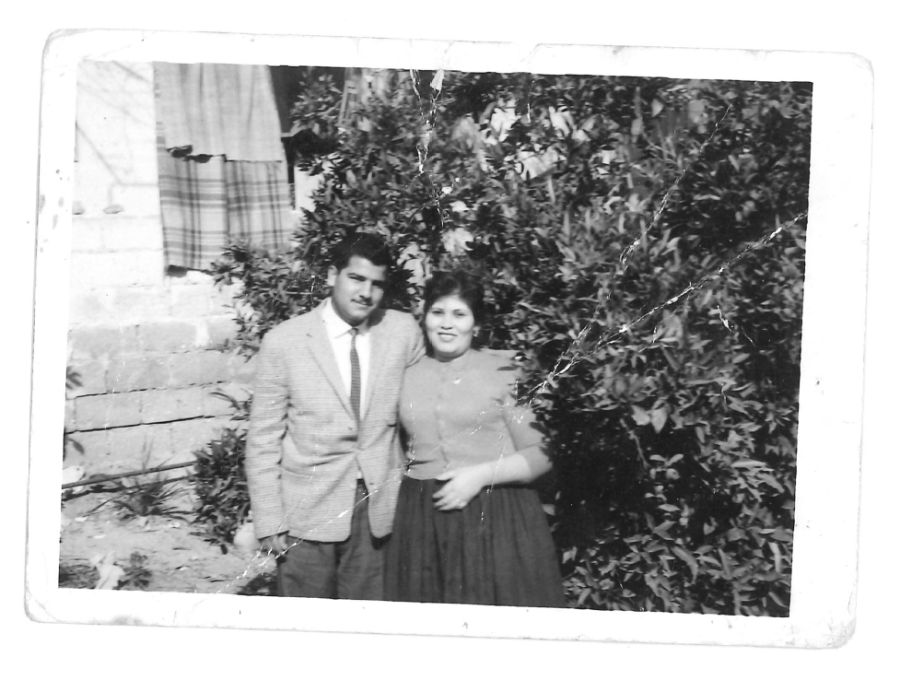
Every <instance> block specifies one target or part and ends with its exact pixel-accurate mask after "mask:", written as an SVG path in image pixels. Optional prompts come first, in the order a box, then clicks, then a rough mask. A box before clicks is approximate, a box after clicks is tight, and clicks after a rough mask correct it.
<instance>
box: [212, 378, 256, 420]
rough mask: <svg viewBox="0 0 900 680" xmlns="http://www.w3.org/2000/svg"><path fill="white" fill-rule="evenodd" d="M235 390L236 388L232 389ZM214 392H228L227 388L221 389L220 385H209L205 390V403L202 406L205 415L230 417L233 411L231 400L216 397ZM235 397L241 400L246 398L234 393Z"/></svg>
mask: <svg viewBox="0 0 900 680" xmlns="http://www.w3.org/2000/svg"><path fill="white" fill-rule="evenodd" d="M232 391H235V392H236V390H232ZM214 392H224V393H225V394H229V393H230V392H229V390H228V389H223V388H222V387H220V386H218V385H217V386H215V387H210V388H208V391H207V392H206V403H205V405H204V408H203V412H204V413H205V415H207V416H217V417H230V416H231V415H232V414H233V413H234V407H232V405H231V402H230V401H228V400H227V399H224V398H222V397H217V396H216V395H215V394H213V393H214ZM235 396H236V398H237V399H239V400H243V399H246V398H247V397H246V396H241V395H235Z"/></svg>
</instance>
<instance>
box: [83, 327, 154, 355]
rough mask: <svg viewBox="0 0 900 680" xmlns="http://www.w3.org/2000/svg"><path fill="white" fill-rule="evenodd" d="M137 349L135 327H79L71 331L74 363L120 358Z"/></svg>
mask: <svg viewBox="0 0 900 680" xmlns="http://www.w3.org/2000/svg"><path fill="white" fill-rule="evenodd" d="M136 348H137V331H136V327H135V326H128V325H126V326H114V325H97V326H77V327H75V328H72V329H71V330H70V331H69V351H70V356H71V358H72V361H74V362H79V361H86V360H88V359H98V358H100V357H113V356H118V355H119V354H121V353H123V352H128V351H132V350H135V349H136Z"/></svg>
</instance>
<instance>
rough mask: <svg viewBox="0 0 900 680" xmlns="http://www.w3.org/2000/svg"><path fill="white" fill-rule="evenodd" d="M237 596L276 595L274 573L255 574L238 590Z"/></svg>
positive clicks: (276, 587)
mask: <svg viewBox="0 0 900 680" xmlns="http://www.w3.org/2000/svg"><path fill="white" fill-rule="evenodd" d="M237 594H238V595H261V596H267V597H274V596H276V595H278V585H277V583H276V582H275V572H265V573H262V574H257V575H256V576H254V577H253V578H252V579H250V580H249V581H247V583H246V584H244V585H243V586H242V587H241V589H240V590H238V593H237Z"/></svg>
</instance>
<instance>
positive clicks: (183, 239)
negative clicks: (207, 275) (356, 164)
mask: <svg viewBox="0 0 900 680" xmlns="http://www.w3.org/2000/svg"><path fill="white" fill-rule="evenodd" d="M161 142H162V140H160V146H159V149H158V156H159V198H160V207H161V209H162V224H163V247H164V250H165V258H166V264H167V265H169V266H175V267H184V268H187V269H202V270H206V269H210V265H211V263H212V261H213V260H216V259H217V258H219V257H220V256H221V255H222V253H223V251H224V250H225V248H226V246H227V245H228V244H229V242H231V241H235V240H244V241H247V242H249V243H250V245H252V246H255V247H259V248H264V249H267V250H277V249H280V248H283V247H285V246H287V245H288V243H289V241H290V237H291V233H292V232H293V222H292V218H291V212H290V190H289V187H288V183H287V167H286V164H285V163H283V162H280V161H258V162H254V161H226V160H225V158H224V157H223V156H210V157H206V158H204V157H190V156H186V157H183V158H176V157H174V156H173V155H172V154H171V153H169V152H168V151H167V150H166V149H165V148H164V146H163V145H162V143H161Z"/></svg>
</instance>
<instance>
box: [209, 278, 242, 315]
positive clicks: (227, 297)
mask: <svg viewBox="0 0 900 680" xmlns="http://www.w3.org/2000/svg"><path fill="white" fill-rule="evenodd" d="M241 288H242V286H240V285H238V284H231V285H230V286H214V287H212V289H211V290H210V299H209V300H210V312H211V313H212V314H213V315H214V316H215V315H233V314H234V302H235V300H234V296H235V295H236V294H237V293H238V292H239V291H240V289H241Z"/></svg>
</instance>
